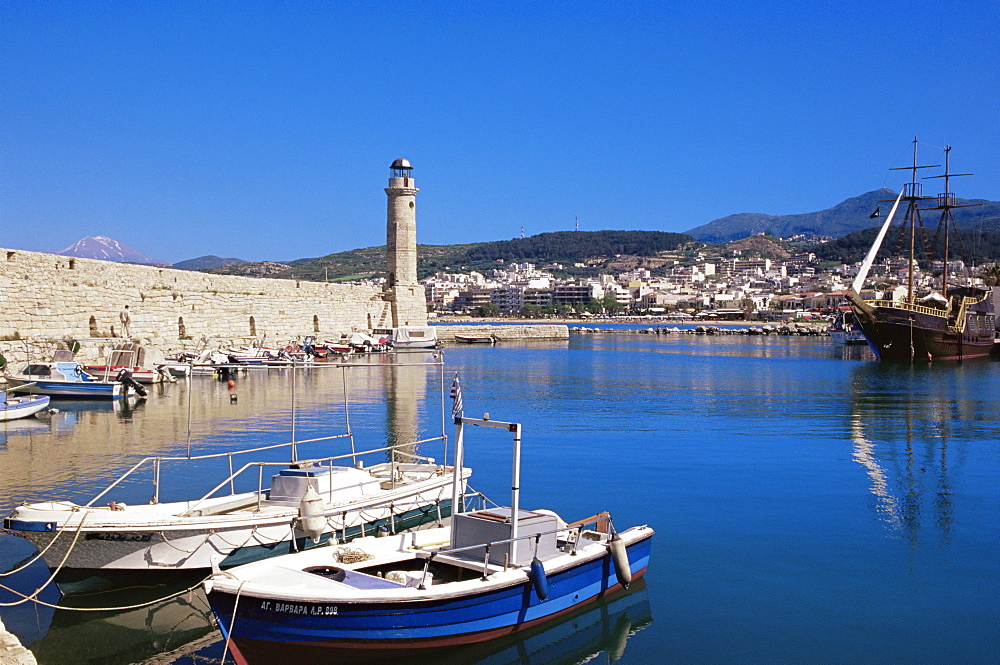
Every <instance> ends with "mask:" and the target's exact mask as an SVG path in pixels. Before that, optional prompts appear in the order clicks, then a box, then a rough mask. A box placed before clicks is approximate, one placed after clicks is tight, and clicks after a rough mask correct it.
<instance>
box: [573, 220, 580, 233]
mask: <svg viewBox="0 0 1000 665" xmlns="http://www.w3.org/2000/svg"><path fill="white" fill-rule="evenodd" d="M573 219H575V220H576V230H577V231H579V230H580V218H579V217H574V218H573Z"/></svg>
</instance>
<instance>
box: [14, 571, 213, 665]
mask: <svg viewBox="0 0 1000 665" xmlns="http://www.w3.org/2000/svg"><path fill="white" fill-rule="evenodd" d="M200 577H201V576H196V577H191V576H190V575H189V576H187V579H186V580H182V579H179V578H176V577H174V578H172V579H171V582H170V583H169V584H159V585H153V586H144V587H133V588H131V589H124V590H119V591H116V592H115V593H114V594H109V593H103V594H95V595H93V596H71V597H63V598H62V599H61V600H60V604H61V605H62V606H63V607H66V606H72V607H74V608H84V609H85V610H86V609H93V608H101V607H108V606H116V607H123V606H128V605H137V604H142V603H146V602H149V601H150V600H151V599H156V598H162V597H164V596H168V595H170V594H172V593H177V592H178V591H183V590H184V589H187V588H189V587H190V586H193V585H196V584H197V583H198V581H199V579H200ZM218 640H219V634H218V631H217V630H216V629H215V626H214V624H213V622H212V612H211V609H210V608H209V606H208V599H207V598H206V597H205V594H204V593H202V591H201V589H200V587H199V588H196V589H194V590H191V591H187V592H186V593H182V594H181V595H179V596H178V597H176V598H173V599H171V600H167V601H163V602H158V603H155V604H153V605H149V606H147V607H138V608H135V609H128V610H121V611H110V612H109V611H103V612H94V611H81V610H80V609H57V610H56V611H55V613H54V614H53V615H52V621H51V623H50V625H49V627H48V630H47V631H46V633H45V635H44V637H42V638H41V639H39V640H37V641H36V642H34V643H33V644H31V645H30V648H31V651H32V652H33V653H34V654H35V657H36V658H37V659H38V662H39V663H44V664H45V665H62V664H63V663H66V664H74V665H78V664H81V663H88V664H89V663H93V664H94V665H97V664H101V665H108V664H113V663H123V664H124V663H137V662H141V661H144V660H146V659H149V658H153V657H155V656H160V657H161V659H160V660H158V662H169V660H165V659H163V658H164V654H168V653H177V652H191V651H194V650H195V649H197V648H199V647H201V646H203V645H205V644H209V643H213V642H217V641H218Z"/></svg>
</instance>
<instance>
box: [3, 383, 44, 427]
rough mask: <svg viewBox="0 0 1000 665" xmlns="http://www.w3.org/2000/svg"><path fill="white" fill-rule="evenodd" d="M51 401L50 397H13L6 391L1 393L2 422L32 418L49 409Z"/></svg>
mask: <svg viewBox="0 0 1000 665" xmlns="http://www.w3.org/2000/svg"><path fill="white" fill-rule="evenodd" d="M50 399H51V398H50V397H49V396H48V395H22V396H20V397H11V396H9V395H8V394H7V391H6V390H2V391H0V421H2V420H16V419H18V418H27V417H28V416H32V415H34V414H36V413H38V412H39V411H41V410H42V409H44V408H45V407H47V406H48V405H49V400H50Z"/></svg>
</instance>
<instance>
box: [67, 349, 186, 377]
mask: <svg viewBox="0 0 1000 665" xmlns="http://www.w3.org/2000/svg"><path fill="white" fill-rule="evenodd" d="M144 360H145V353H144V351H143V349H142V347H140V346H139V345H138V344H136V343H135V342H119V343H118V344H116V345H115V348H114V349H112V351H111V353H110V354H109V355H108V359H107V362H106V363H104V364H90V365H84V366H83V369H84V371H86V372H87V373H88V374H91V375H92V376H95V377H97V378H100V379H102V380H104V381H110V380H111V379H112V378H113V377H116V376H118V373H119V372H121V371H122V370H123V369H124V370H128V373H129V375H131V377H132V378H133V379H134V380H135V381H137V382H138V383H143V384H153V383H159V382H160V381H163V379H164V377H165V376H166V377H168V380H173V376H171V375H170V373H169V372H167V371H161V370H160V369H159V368H155V369H149V368H147V367H144V366H143V362H144Z"/></svg>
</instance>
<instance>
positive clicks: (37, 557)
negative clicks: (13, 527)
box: [0, 513, 88, 577]
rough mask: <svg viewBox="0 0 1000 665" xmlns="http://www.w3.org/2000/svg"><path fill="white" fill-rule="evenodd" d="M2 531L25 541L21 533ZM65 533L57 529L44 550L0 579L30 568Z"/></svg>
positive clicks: (62, 529) (25, 537)
mask: <svg viewBox="0 0 1000 665" xmlns="http://www.w3.org/2000/svg"><path fill="white" fill-rule="evenodd" d="M84 514H85V515H86V514H88V513H84ZM80 521H81V523H82V522H83V520H82V519H81V520H80ZM3 531H4V532H5V533H9V534H11V535H12V536H17V537H18V538H24V539H26V540H27V536H25V535H23V534H21V533H18V532H17V531H10V530H8V529H4V530H3ZM65 531H68V529H66V527H63V528H61V529H59V530H58V531H56V535H55V537H53V538H52V540H50V541H49V544H48V545H46V546H45V548H44V549H42V550H41V551H40V552H38V553H37V554H36V555H35V556H33V557H31V560H30V561H28V562H27V563H26V564H24V565H23V566H21V567H19V568H15V569H14V570H8V571H7V572H6V573H0V577H7V576H9V575H13V574H14V573H19V572H21V571H22V570H24V569H25V568H27V567H28V566H30V565H31V564H33V563H35V562H36V561H38V559H40V558H41V557H42V556H44V555H45V553H46V552H48V551H49V548H51V547H52V546H53V545H54V544H55V542H56V541H57V540H59V536H61V535H62V534H63V532H65ZM70 549H71V550H72V549H73V548H72V547H70Z"/></svg>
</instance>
